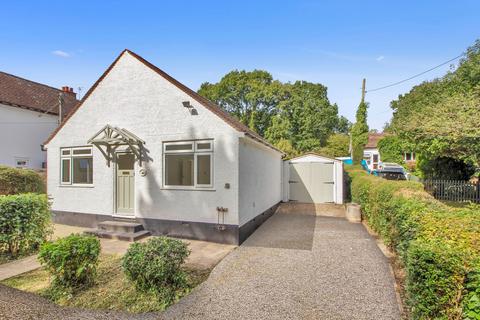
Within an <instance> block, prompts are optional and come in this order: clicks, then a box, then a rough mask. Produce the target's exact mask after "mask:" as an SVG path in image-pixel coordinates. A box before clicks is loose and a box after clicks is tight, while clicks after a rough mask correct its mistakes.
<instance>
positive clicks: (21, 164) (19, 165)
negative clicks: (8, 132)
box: [15, 158, 28, 168]
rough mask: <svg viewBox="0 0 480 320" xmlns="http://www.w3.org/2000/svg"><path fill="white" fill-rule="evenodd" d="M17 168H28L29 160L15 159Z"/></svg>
mask: <svg viewBox="0 0 480 320" xmlns="http://www.w3.org/2000/svg"><path fill="white" fill-rule="evenodd" d="M15 167H16V168H27V167H28V159H27V158H15Z"/></svg>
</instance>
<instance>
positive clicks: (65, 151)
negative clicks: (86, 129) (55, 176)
mask: <svg viewBox="0 0 480 320" xmlns="http://www.w3.org/2000/svg"><path fill="white" fill-rule="evenodd" d="M60 184H62V185H93V154H92V147H75V148H61V149H60Z"/></svg>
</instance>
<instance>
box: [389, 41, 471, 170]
mask: <svg viewBox="0 0 480 320" xmlns="http://www.w3.org/2000/svg"><path fill="white" fill-rule="evenodd" d="M391 107H392V109H393V110H394V115H393V118H392V120H391V122H390V124H389V126H388V128H387V130H388V132H390V133H391V134H393V135H395V136H397V137H398V139H399V140H400V141H401V143H402V144H407V145H409V146H410V147H411V150H410V151H415V152H416V153H417V155H419V158H420V159H421V161H419V162H420V165H419V166H418V167H419V168H420V170H421V171H422V174H423V175H424V176H426V175H431V174H433V173H435V174H436V175H437V176H439V175H438V172H440V168H444V170H445V171H451V169H449V168H450V167H452V168H456V169H455V170H457V169H458V168H459V167H460V165H459V162H462V163H463V166H464V169H465V171H464V172H467V173H468V172H470V171H469V167H470V166H472V165H473V166H477V167H478V166H480V127H479V125H478V123H480V41H478V40H477V42H476V43H475V44H474V45H473V46H472V47H470V48H468V49H467V52H466V54H465V56H464V57H463V58H462V59H461V60H460V63H459V65H458V67H457V68H456V69H452V70H451V71H450V72H448V73H447V74H446V75H445V76H443V77H441V78H439V79H435V80H433V81H429V82H424V83H422V84H420V85H418V86H415V87H414V88H413V89H412V90H410V92H408V93H406V94H404V95H400V96H399V97H398V99H397V100H395V101H392V102H391ZM404 151H405V150H404ZM431 168H434V170H430V169H431ZM432 172H433V173H432ZM457 172H458V170H457ZM458 176H462V174H459V175H458Z"/></svg>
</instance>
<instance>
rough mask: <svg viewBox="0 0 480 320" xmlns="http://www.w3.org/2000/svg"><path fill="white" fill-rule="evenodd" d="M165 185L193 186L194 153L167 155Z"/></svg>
mask: <svg viewBox="0 0 480 320" xmlns="http://www.w3.org/2000/svg"><path fill="white" fill-rule="evenodd" d="M165 178H166V179H165V185H167V186H193V154H188V155H181V154H168V155H165Z"/></svg>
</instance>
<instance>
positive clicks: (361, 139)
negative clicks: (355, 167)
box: [351, 100, 368, 164]
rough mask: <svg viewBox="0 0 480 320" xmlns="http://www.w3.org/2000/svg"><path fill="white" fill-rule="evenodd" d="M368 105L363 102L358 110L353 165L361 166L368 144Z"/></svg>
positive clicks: (354, 132) (353, 146)
mask: <svg viewBox="0 0 480 320" xmlns="http://www.w3.org/2000/svg"><path fill="white" fill-rule="evenodd" d="M367 109H368V104H367V103H366V102H365V101H363V100H362V102H360V105H359V106H358V109H357V114H356V117H355V119H356V122H355V124H354V125H353V127H352V131H351V135H352V148H353V157H352V158H353V159H352V160H353V163H354V164H360V162H361V161H362V159H363V149H364V148H365V145H366V144H367V142H368V124H367Z"/></svg>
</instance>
